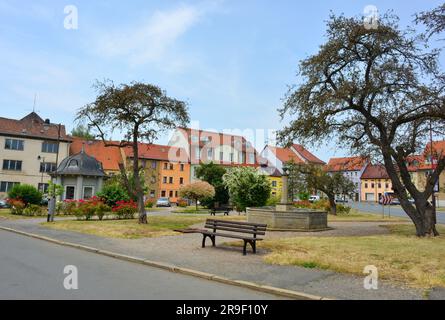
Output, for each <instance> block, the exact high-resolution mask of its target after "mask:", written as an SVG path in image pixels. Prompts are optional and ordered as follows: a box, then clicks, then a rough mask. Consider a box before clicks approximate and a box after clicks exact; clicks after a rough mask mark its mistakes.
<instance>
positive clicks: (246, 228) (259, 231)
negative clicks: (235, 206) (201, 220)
mask: <svg viewBox="0 0 445 320" xmlns="http://www.w3.org/2000/svg"><path fill="white" fill-rule="evenodd" d="M205 227H206V228H208V229H213V231H214V232H215V231H216V230H224V231H230V232H237V233H248V234H252V235H253V236H254V237H256V236H257V235H265V234H266V228H267V224H260V223H250V222H241V221H229V220H215V219H207V221H206V224H205Z"/></svg>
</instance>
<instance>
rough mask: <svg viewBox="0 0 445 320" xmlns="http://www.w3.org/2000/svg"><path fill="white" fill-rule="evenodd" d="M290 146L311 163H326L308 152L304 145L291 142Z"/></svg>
mask: <svg viewBox="0 0 445 320" xmlns="http://www.w3.org/2000/svg"><path fill="white" fill-rule="evenodd" d="M292 147H293V148H294V149H295V151H297V152H298V154H299V155H300V156H302V157H303V158H304V159H305V160H306V161H307V162H309V163H311V164H326V163H325V162H324V161H323V160H320V159H319V158H317V157H316V156H315V155H313V154H312V153H310V152H309V151H308V150H307V149H306V148H305V147H303V146H302V145H301V144H293V145H292Z"/></svg>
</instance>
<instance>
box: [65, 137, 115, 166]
mask: <svg viewBox="0 0 445 320" xmlns="http://www.w3.org/2000/svg"><path fill="white" fill-rule="evenodd" d="M82 148H83V150H84V152H85V153H86V154H88V155H90V156H92V157H94V158H96V159H97V160H98V161H100V162H101V163H102V166H103V169H104V170H105V171H118V170H119V164H120V163H122V156H121V152H120V149H119V148H117V147H106V146H105V143H104V142H103V141H101V140H94V141H91V140H86V139H82V138H78V137H73V143H72V144H71V145H70V154H71V155H72V154H77V153H80V152H81V151H82Z"/></svg>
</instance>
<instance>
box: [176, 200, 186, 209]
mask: <svg viewBox="0 0 445 320" xmlns="http://www.w3.org/2000/svg"><path fill="white" fill-rule="evenodd" d="M187 206H188V202H187V200H184V199H179V200H178V207H181V208H186V207H187Z"/></svg>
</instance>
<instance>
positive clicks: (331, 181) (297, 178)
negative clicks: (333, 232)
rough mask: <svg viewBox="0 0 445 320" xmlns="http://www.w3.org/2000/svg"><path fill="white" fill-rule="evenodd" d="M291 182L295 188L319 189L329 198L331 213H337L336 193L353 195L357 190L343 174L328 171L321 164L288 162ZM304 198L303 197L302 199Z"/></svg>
mask: <svg viewBox="0 0 445 320" xmlns="http://www.w3.org/2000/svg"><path fill="white" fill-rule="evenodd" d="M288 166H289V180H288V181H289V184H292V187H293V189H295V190H318V191H321V192H323V193H324V194H325V195H326V196H327V197H328V200H329V208H330V213H331V214H333V215H336V214H337V204H336V203H335V196H336V195H351V194H352V193H354V192H355V189H356V188H355V185H354V183H353V182H352V181H351V180H349V179H348V178H346V177H345V176H344V175H343V174H341V173H339V172H336V173H329V172H326V171H325V170H324V169H323V168H322V167H320V166H314V165H307V164H306V165H298V164H292V163H291V164H288ZM301 200H303V199H301Z"/></svg>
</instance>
